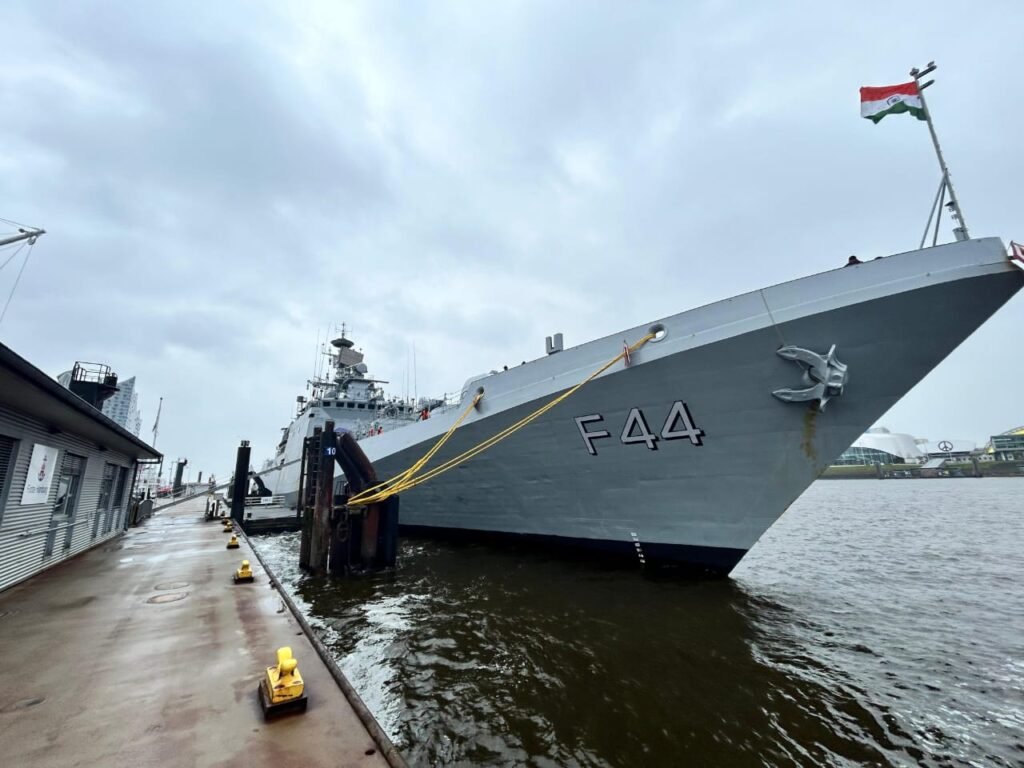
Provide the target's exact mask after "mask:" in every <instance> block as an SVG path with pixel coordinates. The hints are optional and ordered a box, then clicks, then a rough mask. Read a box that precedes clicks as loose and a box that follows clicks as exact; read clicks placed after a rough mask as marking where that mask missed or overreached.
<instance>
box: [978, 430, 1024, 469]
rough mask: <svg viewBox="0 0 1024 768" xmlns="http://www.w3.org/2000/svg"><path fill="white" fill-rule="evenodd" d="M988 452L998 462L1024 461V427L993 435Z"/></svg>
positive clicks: (987, 448)
mask: <svg viewBox="0 0 1024 768" xmlns="http://www.w3.org/2000/svg"><path fill="white" fill-rule="evenodd" d="M986 452H987V453H990V454H992V456H993V458H994V459H995V460H996V461H1021V460H1022V459H1024V427H1017V428H1015V429H1010V430H1007V431H1006V432H1003V433H1002V434H999V435H992V439H991V440H989V444H988V446H987V447H986Z"/></svg>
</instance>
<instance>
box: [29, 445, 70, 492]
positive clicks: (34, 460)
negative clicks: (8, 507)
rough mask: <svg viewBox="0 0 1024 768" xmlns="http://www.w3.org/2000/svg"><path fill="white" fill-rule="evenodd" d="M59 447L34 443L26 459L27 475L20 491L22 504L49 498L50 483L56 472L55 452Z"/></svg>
mask: <svg viewBox="0 0 1024 768" xmlns="http://www.w3.org/2000/svg"><path fill="white" fill-rule="evenodd" d="M59 450H60V449H58V448H54V447H52V446H49V445H42V444H41V443H35V444H34V445H33V446H32V457H31V458H30V459H29V461H28V477H26V478H25V490H23V491H22V492H21V503H22V504H45V503H46V500H47V499H48V498H50V485H51V484H52V483H53V476H54V475H55V474H57V453H58V452H59Z"/></svg>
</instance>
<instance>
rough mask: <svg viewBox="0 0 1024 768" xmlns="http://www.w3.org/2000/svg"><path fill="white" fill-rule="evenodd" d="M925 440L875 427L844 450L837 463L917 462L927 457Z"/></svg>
mask: <svg viewBox="0 0 1024 768" xmlns="http://www.w3.org/2000/svg"><path fill="white" fill-rule="evenodd" d="M924 442H925V441H924V440H919V439H917V438H915V437H913V436H912V435H908V434H905V433H902V432H890V431H889V430H888V429H886V428H885V427H874V428H872V429H869V430H868V431H867V432H865V433H864V434H863V435H861V436H860V437H858V438H857V439H856V440H855V441H854V443H853V445H851V446H850V447H849V448H847V449H846V450H845V451H843V455H842V456H840V457H839V458H838V459H837V460H836V464H875V463H881V464H916V463H919V462H921V461H923V460H924V459H925V458H926V457H927V453H926V451H925V450H924V445H922V443H924Z"/></svg>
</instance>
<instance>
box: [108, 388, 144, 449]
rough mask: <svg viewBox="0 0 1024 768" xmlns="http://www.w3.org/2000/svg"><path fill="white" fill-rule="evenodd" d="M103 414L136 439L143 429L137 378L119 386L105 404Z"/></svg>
mask: <svg viewBox="0 0 1024 768" xmlns="http://www.w3.org/2000/svg"><path fill="white" fill-rule="evenodd" d="M103 413H105V414H106V415H107V416H109V417H110V418H111V419H113V420H114V421H116V422H117V423H118V424H120V425H121V426H122V427H124V428H125V429H127V430H128V431H129V432H131V433H132V434H133V435H135V436H136V437H138V436H139V430H140V429H142V416H141V415H140V414H139V395H138V393H137V392H136V391H135V377H134V376H132V377H131V378H130V379H125V380H124V381H120V382H118V384H117V392H116V393H115V394H114V395H112V396H111V397H110V399H109V400H106V401H105V402H104V403H103Z"/></svg>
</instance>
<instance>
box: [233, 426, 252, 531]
mask: <svg viewBox="0 0 1024 768" xmlns="http://www.w3.org/2000/svg"><path fill="white" fill-rule="evenodd" d="M251 450H252V449H251V448H250V447H249V441H248V440H243V441H242V444H241V445H239V446H238V453H237V454H236V456H235V483H234V486H233V487H232V489H231V519H232V520H234V521H235V522H236V523H239V524H241V522H242V518H243V517H244V516H245V497H246V495H247V494H248V493H249V454H250V452H251Z"/></svg>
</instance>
